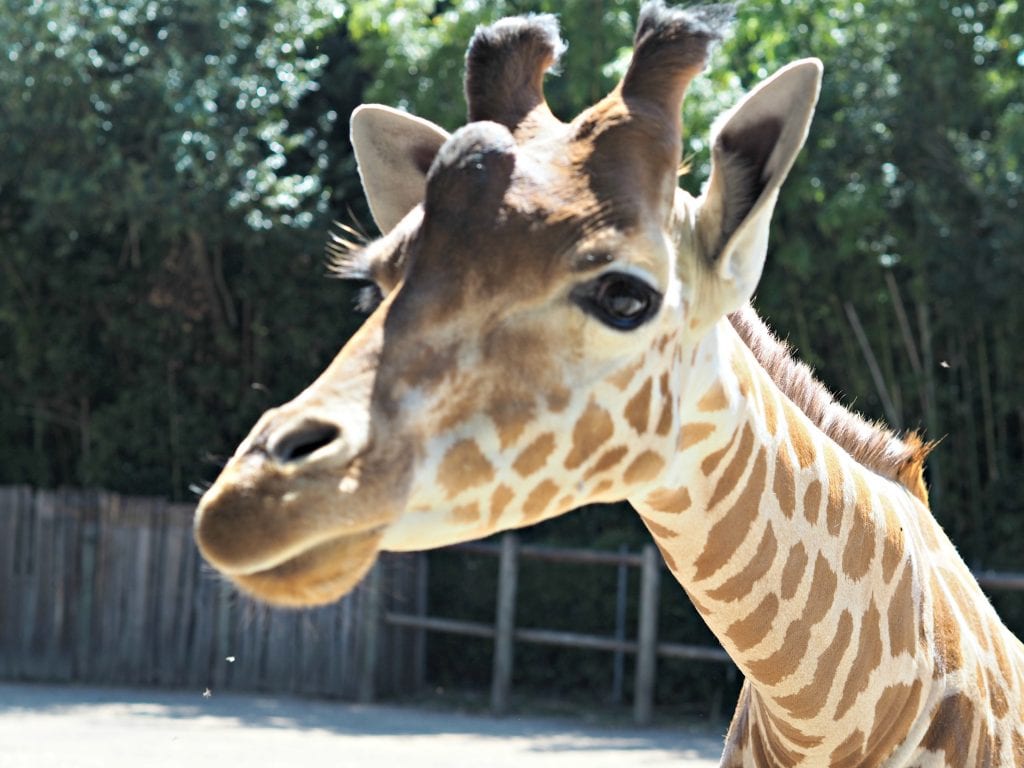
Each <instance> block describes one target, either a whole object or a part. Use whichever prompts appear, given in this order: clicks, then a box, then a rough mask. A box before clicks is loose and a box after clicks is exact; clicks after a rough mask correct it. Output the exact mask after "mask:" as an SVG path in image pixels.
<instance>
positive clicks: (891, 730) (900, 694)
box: [862, 680, 922, 765]
mask: <svg viewBox="0 0 1024 768" xmlns="http://www.w3.org/2000/svg"><path fill="white" fill-rule="evenodd" d="M921 688H922V685H921V681H920V680H915V681H914V682H913V683H912V684H910V685H906V684H904V683H896V684H895V685H890V686H888V687H887V688H886V689H885V690H883V691H882V693H881V694H880V695H879V697H878V701H877V702H876V703H875V721H874V724H873V725H872V726H871V731H870V732H869V735H868V739H867V749H866V751H865V754H864V760H863V763H862V764H863V765H881V764H882V762H883V761H884V760H886V759H887V758H888V757H889V756H890V755H891V754H892V753H893V750H895V749H896V747H897V746H899V745H900V744H901V743H902V742H903V740H904V739H905V738H906V737H907V734H908V733H909V732H910V727H911V726H912V725H913V724H914V720H916V719H917V710H918V708H919V707H920V706H921Z"/></svg>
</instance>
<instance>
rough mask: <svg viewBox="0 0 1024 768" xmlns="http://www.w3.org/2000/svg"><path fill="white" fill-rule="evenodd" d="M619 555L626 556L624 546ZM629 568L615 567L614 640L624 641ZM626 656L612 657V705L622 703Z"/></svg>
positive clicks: (622, 563) (618, 653) (617, 652)
mask: <svg viewBox="0 0 1024 768" xmlns="http://www.w3.org/2000/svg"><path fill="white" fill-rule="evenodd" d="M619 554H620V555H625V554H626V545H625V544H623V545H621V546H620V547H619ZM628 588H629V566H627V565H626V563H625V562H620V563H619V564H618V566H617V567H616V583H615V639H616V640H618V641H620V642H624V641H625V640H626V602H627V600H628V599H629V595H628V593H627V590H628ZM625 667H626V654H625V653H624V652H622V651H621V650H619V651H615V654H614V655H613V656H612V695H611V701H612V704H621V703H622V681H623V679H624V677H625Z"/></svg>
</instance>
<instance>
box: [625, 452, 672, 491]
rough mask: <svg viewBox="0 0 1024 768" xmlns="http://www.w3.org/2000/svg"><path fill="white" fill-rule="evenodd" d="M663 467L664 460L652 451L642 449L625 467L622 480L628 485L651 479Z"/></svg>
mask: <svg viewBox="0 0 1024 768" xmlns="http://www.w3.org/2000/svg"><path fill="white" fill-rule="evenodd" d="M664 467H665V460H664V459H663V458H661V456H660V455H658V454H657V453H655V452H654V451H644V452H643V453H641V454H640V455H639V456H637V457H636V458H635V459H633V461H632V463H631V464H630V465H629V466H628V467H626V474H625V475H624V478H623V479H624V480H625V481H626V482H627V483H629V484H630V485H632V484H634V483H644V482H647V481H648V480H653V479H654V478H655V477H657V476H658V473H659V472H661V470H662V469H664Z"/></svg>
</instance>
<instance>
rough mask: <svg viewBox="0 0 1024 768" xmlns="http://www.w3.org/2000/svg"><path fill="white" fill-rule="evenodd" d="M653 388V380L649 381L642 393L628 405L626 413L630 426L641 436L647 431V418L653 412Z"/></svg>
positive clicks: (645, 383)
mask: <svg viewBox="0 0 1024 768" xmlns="http://www.w3.org/2000/svg"><path fill="white" fill-rule="evenodd" d="M651 386H652V382H651V380H650V379H647V381H645V382H644V384H643V386H642V387H640V391H639V392H637V393H636V394H635V395H633V397H632V398H630V401H629V402H628V403H626V410H625V412H624V415H625V416H626V421H628V422H629V425H630V426H631V427H632V428H633V429H634V430H636V432H638V433H641V434H642V433H643V432H644V431H645V430H646V429H647V418H648V416H649V415H650V412H651Z"/></svg>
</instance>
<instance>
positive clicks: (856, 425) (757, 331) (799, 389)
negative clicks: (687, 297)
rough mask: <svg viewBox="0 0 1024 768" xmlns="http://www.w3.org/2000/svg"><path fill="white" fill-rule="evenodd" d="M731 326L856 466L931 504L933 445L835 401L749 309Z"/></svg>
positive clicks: (732, 316)
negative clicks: (928, 467)
mask: <svg viewBox="0 0 1024 768" xmlns="http://www.w3.org/2000/svg"><path fill="white" fill-rule="evenodd" d="M729 322H730V323H731V324H732V327H733V328H734V329H735V330H736V332H737V333H738V334H739V337H740V339H742V341H743V343H744V344H746V345H747V347H749V348H750V351H751V352H752V353H753V354H754V358H755V359H756V360H757V362H758V363H759V364H760V365H761V367H762V368H764V370H765V371H766V372H767V373H768V375H769V376H770V377H771V379H772V381H773V382H774V383H775V385H776V386H777V387H778V388H779V389H780V390H781V391H782V393H783V394H784V395H785V396H786V397H788V398H789V399H790V400H791V401H792V402H793V404H794V405H796V407H797V408H799V409H800V410H801V411H803V412H804V413H805V414H806V415H807V417H808V418H809V419H810V420H811V421H812V422H813V423H814V424H815V425H816V426H817V427H818V428H819V429H820V430H821V431H822V432H824V433H825V434H826V435H828V436H829V437H830V438H832V440H834V441H835V442H836V444H838V445H839V446H840V447H841V448H842V449H843V450H844V451H846V452H847V453H848V454H850V456H852V457H853V458H854V460H855V461H857V462H859V463H860V464H862V465H863V466H865V467H867V468H868V469H870V470H871V471H873V472H877V473H878V474H880V475H882V476H883V477H887V478H889V479H890V480H894V481H896V482H898V483H900V484H901V485H903V486H904V487H905V488H906V489H907V490H909V491H910V492H911V493H913V494H914V495H915V496H917V497H918V498H919V499H920V500H921V501H923V502H924V503H925V504H927V503H928V489H927V486H926V485H925V481H924V462H925V459H926V458H927V457H928V454H929V453H930V452H931V450H932V449H933V448H934V447H935V443H933V442H925V441H924V440H922V439H921V436H920V435H919V434H918V433H916V432H909V433H907V434H905V435H902V436H901V435H898V434H897V433H896V432H894V431H893V430H891V429H889V428H888V427H887V426H885V425H884V424H883V423H881V422H870V421H868V420H867V419H865V418H864V417H863V416H861V415H860V414H859V413H855V412H853V411H851V410H849V409H847V408H846V407H845V406H843V405H842V404H841V403H839V402H837V401H836V398H835V396H834V395H833V394H832V393H831V392H829V390H828V388H827V387H826V386H825V385H824V384H822V383H821V382H820V381H819V380H818V379H817V378H816V377H815V376H814V372H813V371H812V370H811V368H810V366H808V365H807V364H806V363H803V362H801V361H800V360H797V359H796V357H794V356H793V353H792V351H791V349H790V347H789V345H788V344H786V343H785V342H784V341H782V340H780V339H779V338H778V337H777V336H775V334H774V333H772V331H771V330H770V329H769V328H768V326H767V325H765V323H764V321H763V320H762V319H761V317H760V316H759V315H758V314H757V312H755V311H754V309H753V308H752V307H750V306H749V305H748V306H746V307H744V308H743V309H740V310H738V311H736V312H733V313H732V314H730V315H729Z"/></svg>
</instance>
